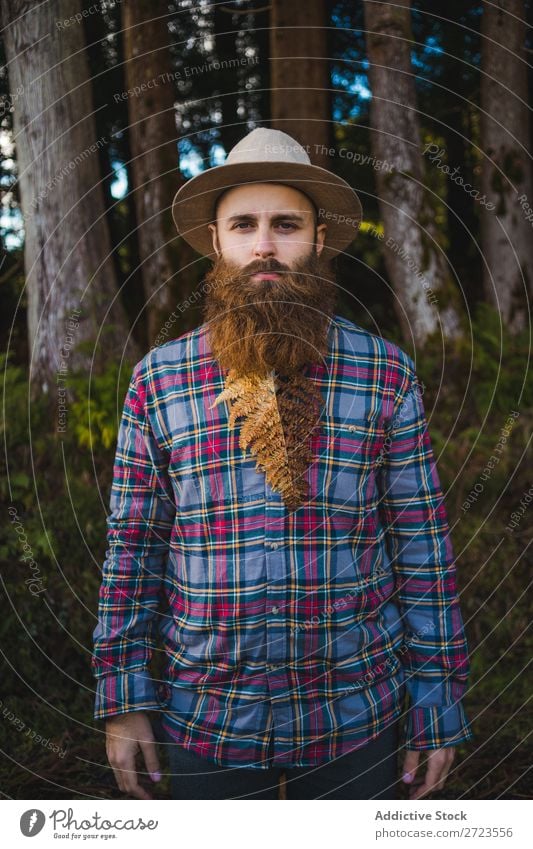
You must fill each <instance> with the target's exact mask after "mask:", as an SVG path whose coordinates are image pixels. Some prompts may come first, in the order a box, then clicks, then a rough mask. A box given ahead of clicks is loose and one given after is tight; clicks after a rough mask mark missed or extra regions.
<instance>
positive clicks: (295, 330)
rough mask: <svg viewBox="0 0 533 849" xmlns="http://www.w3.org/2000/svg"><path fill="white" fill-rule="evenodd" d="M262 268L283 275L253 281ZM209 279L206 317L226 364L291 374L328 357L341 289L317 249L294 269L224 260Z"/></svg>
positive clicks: (251, 370)
mask: <svg viewBox="0 0 533 849" xmlns="http://www.w3.org/2000/svg"><path fill="white" fill-rule="evenodd" d="M260 271H278V272H280V273H281V275H282V276H281V278H280V279H279V280H263V281H253V280H251V276H252V275H253V274H257V273H258V272H260ZM205 282H206V284H207V287H206V288H207V295H206V302H205V307H204V317H205V321H206V322H207V323H208V333H209V339H210V343H211V348H212V351H213V355H214V356H215V358H216V359H217V360H218V362H219V364H220V365H221V367H222V368H224V369H234V370H235V371H236V372H238V373H239V374H249V373H255V374H257V375H266V374H268V373H269V372H270V371H272V370H275V371H276V372H278V373H282V374H286V375H290V374H293V373H295V372H297V371H299V370H300V369H301V368H302V366H303V365H305V364H306V363H319V362H321V361H323V358H324V356H325V354H326V352H327V333H328V328H329V324H330V319H331V317H332V315H333V313H334V310H335V305H336V288H335V283H334V280H333V279H332V272H331V270H330V267H329V264H328V263H327V262H326V261H325V260H321V258H320V257H319V256H317V254H316V252H315V251H313V253H312V254H311V255H310V256H308V257H305V258H303V259H302V260H300V261H298V262H297V263H295V264H294V267H293V268H292V269H291V268H289V267H288V266H287V265H284V264H282V263H280V262H278V261H277V260H275V259H273V258H271V259H267V260H257V261H255V262H252V263H250V264H249V265H247V266H246V267H245V268H241V267H239V266H238V265H235V264H234V263H230V262H228V261H226V260H225V259H223V258H219V259H218V260H217V261H216V263H215V264H214V266H213V268H212V269H211V271H209V272H208V274H207V275H206V280H205Z"/></svg>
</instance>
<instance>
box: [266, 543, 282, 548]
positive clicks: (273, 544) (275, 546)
mask: <svg viewBox="0 0 533 849" xmlns="http://www.w3.org/2000/svg"><path fill="white" fill-rule="evenodd" d="M267 545H268V546H269V547H270V548H277V547H278V546H279V542H268V543H267Z"/></svg>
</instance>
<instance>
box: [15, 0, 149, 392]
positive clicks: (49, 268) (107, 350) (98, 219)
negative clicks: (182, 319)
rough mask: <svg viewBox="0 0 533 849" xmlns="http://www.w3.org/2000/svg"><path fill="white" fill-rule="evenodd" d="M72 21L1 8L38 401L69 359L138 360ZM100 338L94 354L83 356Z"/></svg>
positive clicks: (79, 34)
mask: <svg viewBox="0 0 533 849" xmlns="http://www.w3.org/2000/svg"><path fill="white" fill-rule="evenodd" d="M76 14H81V3H80V2H72V0H50V2H48V3H42V4H40V5H37V6H35V4H33V3H31V2H29V0H3V4H2V25H3V27H4V29H3V37H4V44H5V50H6V56H7V60H8V68H9V77H10V87H11V90H12V91H22V92H23V93H22V94H21V96H20V97H17V99H16V102H15V111H14V124H13V126H14V133H15V145H16V152H17V164H18V180H19V188H20V196H21V206H22V213H23V219H24V228H25V244H24V263H25V270H26V286H27V300H28V333H29V348H30V358H31V379H32V382H33V383H34V385H35V387H36V388H37V389H38V390H40V391H44V392H47V391H50V389H51V388H52V387H53V386H55V385H56V383H57V377H58V374H59V373H60V370H61V369H63V372H62V373H64V363H65V358H66V357H68V366H69V368H84V369H87V370H89V369H90V368H94V367H95V365H96V367H97V368H98V366H99V365H102V366H103V365H105V364H106V363H107V362H108V361H109V359H110V357H116V358H120V357H121V356H122V355H123V354H124V353H126V356H127V357H128V358H130V359H133V358H134V357H135V356H136V355H137V353H138V352H137V351H136V349H135V347H134V345H133V343H132V341H131V339H130V337H129V328H128V326H127V323H126V320H125V316H124V312H123V309H122V307H121V304H120V300H119V297H118V292H117V291H116V279H115V273H114V268H113V263H112V262H111V243H110V239H109V233H108V230H107V225H106V221H105V217H104V204H103V198H102V189H101V183H100V180H101V175H100V169H99V164H98V156H97V152H98V149H99V145H100V144H102V143H103V140H102V139H97V138H96V133H95V125H94V109H93V101H92V94H91V84H90V80H89V75H88V68H87V61H86V56H85V52H84V49H85V44H84V39H83V28H82V27H81V26H79V25H78V24H77V23H75V22H74V21H73V16H74V15H76ZM67 20H68V21H70V23H69V24H68V25H65V21H67ZM70 319H73V320H72V321H69V320H70ZM72 337H73V338H72ZM97 339H98V342H97V344H96V345H95V347H94V349H93V350H91V346H90V345H83V346H82V347H81V349H80V343H91V342H95V340H97ZM67 340H68V345H67ZM88 349H89V350H88ZM93 358H94V359H93Z"/></svg>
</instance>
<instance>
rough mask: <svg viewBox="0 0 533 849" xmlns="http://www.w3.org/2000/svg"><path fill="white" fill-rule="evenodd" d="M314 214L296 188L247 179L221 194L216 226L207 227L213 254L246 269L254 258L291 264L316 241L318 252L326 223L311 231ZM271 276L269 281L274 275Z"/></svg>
mask: <svg viewBox="0 0 533 849" xmlns="http://www.w3.org/2000/svg"><path fill="white" fill-rule="evenodd" d="M314 217H315V212H314V209H313V205H312V203H311V201H310V200H309V199H308V198H307V197H306V196H305V195H304V194H303V193H302V192H299V191H298V190H297V189H293V188H291V187H290V186H285V185H283V184H280V183H249V184H245V185H242V186H236V187H235V188H232V189H229V190H228V191H226V192H225V193H224V195H223V196H222V198H221V200H220V202H219V204H218V207H217V219H216V225H214V224H210V225H209V229H210V230H211V234H212V238H213V248H214V250H215V252H216V253H217V255H218V256H222V257H223V259H225V260H226V261H227V262H231V263H234V264H235V265H238V266H239V267H240V268H246V266H247V265H249V264H251V263H256V262H257V261H258V260H259V261H261V260H267V259H274V260H277V261H278V262H279V263H282V264H283V265H285V266H287V267H289V268H293V267H294V263H295V262H297V261H299V260H301V259H303V258H304V257H308V256H309V255H310V254H311V253H312V252H313V251H314V250H315V244H316V253H317V255H320V253H321V252H322V248H323V245H324V238H325V235H326V225H325V224H320V225H319V226H318V227H317V228H316V233H315V220H314ZM270 274H271V279H276V277H277V278H279V275H275V274H274V273H272V272H271V273H270ZM257 279H258V280H260V279H262V278H261V276H260V275H258V278H257ZM263 279H266V278H264V277H263Z"/></svg>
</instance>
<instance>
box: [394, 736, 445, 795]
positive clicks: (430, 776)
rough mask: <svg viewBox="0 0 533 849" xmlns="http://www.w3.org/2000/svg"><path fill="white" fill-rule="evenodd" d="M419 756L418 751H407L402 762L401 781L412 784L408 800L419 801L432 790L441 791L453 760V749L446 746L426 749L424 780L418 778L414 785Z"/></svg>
mask: <svg viewBox="0 0 533 849" xmlns="http://www.w3.org/2000/svg"><path fill="white" fill-rule="evenodd" d="M421 754H422V752H420V751H418V750H417V751H412V750H410V749H409V750H408V751H407V754H406V756H405V760H404V762H403V774H402V781H405V783H406V784H412V786H411V789H410V792H409V798H410V799H421V798H422V796H425V795H426V794H427V793H431V792H432V791H433V790H442V788H443V787H444V782H445V781H446V776H447V775H448V772H449V771H450V767H451V765H452V763H453V760H454V758H455V749H454V748H453V746H446V747H444V748H442V749H428V750H427V756H428V757H427V769H426V774H425V776H424V779H422V778H419V781H418V782H417V783H415V778H416V771H417V769H418V766H419V761H420V755H421Z"/></svg>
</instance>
